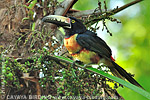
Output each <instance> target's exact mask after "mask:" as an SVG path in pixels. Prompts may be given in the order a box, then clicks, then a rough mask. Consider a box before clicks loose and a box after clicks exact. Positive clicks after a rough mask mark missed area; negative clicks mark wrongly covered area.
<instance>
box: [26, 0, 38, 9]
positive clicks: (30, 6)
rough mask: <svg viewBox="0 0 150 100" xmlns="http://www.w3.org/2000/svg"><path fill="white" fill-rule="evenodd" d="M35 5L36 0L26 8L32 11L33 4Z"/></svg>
mask: <svg viewBox="0 0 150 100" xmlns="http://www.w3.org/2000/svg"><path fill="white" fill-rule="evenodd" d="M36 3H37V0H33V1H32V2H31V3H30V5H29V6H28V8H29V9H33V8H34V6H35V4H36Z"/></svg>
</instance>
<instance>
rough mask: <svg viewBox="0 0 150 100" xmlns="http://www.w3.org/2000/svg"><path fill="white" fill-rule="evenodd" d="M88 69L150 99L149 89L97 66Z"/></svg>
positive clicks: (58, 57) (65, 59) (61, 59)
mask: <svg viewBox="0 0 150 100" xmlns="http://www.w3.org/2000/svg"><path fill="white" fill-rule="evenodd" d="M50 58H52V59H57V60H60V61H62V62H66V63H70V64H72V63H73V61H72V60H70V59H68V58H65V57H61V56H51V57H50ZM76 65H77V66H78V67H81V68H83V66H81V65H78V64H76ZM86 69H87V70H89V71H91V72H94V73H96V74H99V75H102V76H104V77H107V78H109V79H111V80H113V81H116V82H118V83H120V84H122V85H123V86H125V87H127V88H129V89H131V90H133V91H135V92H137V93H139V94H141V95H143V96H144V97H146V98H148V99H150V93H149V92H147V91H145V90H144V89H142V88H139V87H137V86H135V85H133V84H131V83H129V82H126V81H124V80H122V79H120V78H118V77H115V76H112V75H110V74H108V73H105V72H104V71H101V70H98V69H95V68H92V67H89V68H86Z"/></svg>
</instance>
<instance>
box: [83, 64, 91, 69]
mask: <svg viewBox="0 0 150 100" xmlns="http://www.w3.org/2000/svg"><path fill="white" fill-rule="evenodd" d="M91 64H92V63H89V64H84V66H83V68H84V69H85V68H88V67H91Z"/></svg>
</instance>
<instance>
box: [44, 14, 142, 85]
mask: <svg viewBox="0 0 150 100" xmlns="http://www.w3.org/2000/svg"><path fill="white" fill-rule="evenodd" d="M42 21H43V22H48V23H53V24H56V25H58V26H61V27H63V28H64V30H65V38H64V45H65V47H66V48H67V50H68V52H69V53H70V54H71V55H72V57H73V58H76V59H78V60H80V61H81V62H83V63H84V64H99V63H104V64H105V65H107V66H108V68H109V69H110V71H111V72H112V74H113V75H114V76H117V77H119V78H121V79H127V80H128V81H129V82H130V83H132V84H134V85H136V86H138V87H141V88H143V87H142V86H141V85H140V84H139V83H138V82H137V81H136V80H135V79H134V78H133V77H132V75H131V74H129V73H127V72H126V71H125V70H124V69H123V68H122V67H120V66H119V65H118V64H117V63H115V61H114V59H113V57H112V52H111V49H110V48H109V46H108V45H107V44H106V42H105V41H104V40H102V39H101V38H100V37H98V36H97V34H96V33H94V32H91V31H89V30H87V29H86V27H85V26H84V24H83V23H82V22H81V21H80V20H78V19H76V18H74V17H63V16H58V15H49V16H46V17H44V18H43V19H42Z"/></svg>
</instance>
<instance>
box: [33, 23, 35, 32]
mask: <svg viewBox="0 0 150 100" xmlns="http://www.w3.org/2000/svg"><path fill="white" fill-rule="evenodd" d="M34 30H35V22H34V23H33V24H32V31H34Z"/></svg>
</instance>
